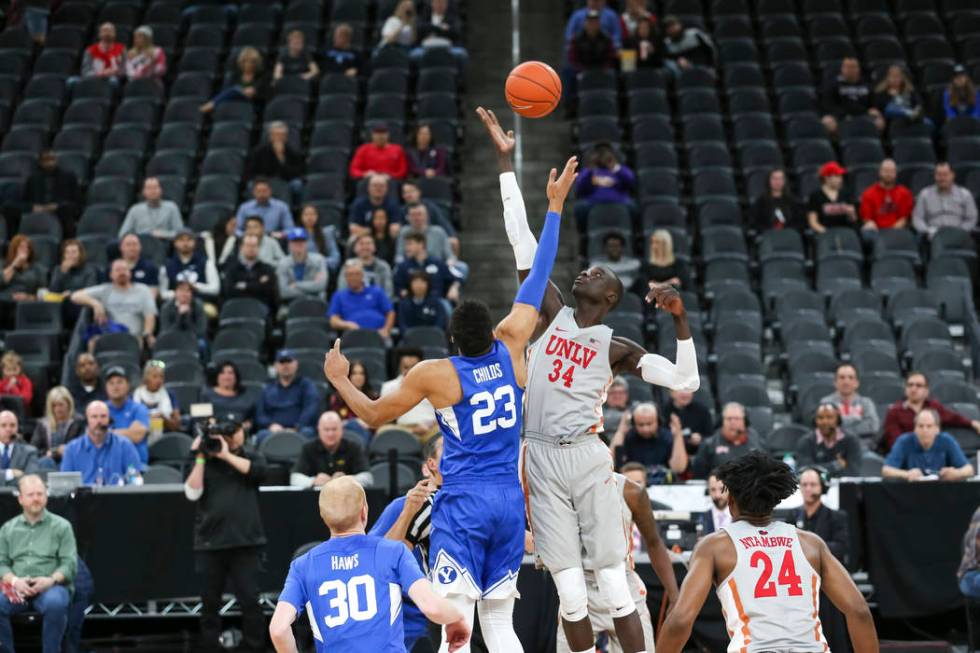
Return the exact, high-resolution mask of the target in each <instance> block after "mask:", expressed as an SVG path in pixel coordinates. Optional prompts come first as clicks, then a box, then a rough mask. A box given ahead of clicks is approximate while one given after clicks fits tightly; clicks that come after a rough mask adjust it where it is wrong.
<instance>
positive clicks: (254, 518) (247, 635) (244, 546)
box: [184, 416, 266, 653]
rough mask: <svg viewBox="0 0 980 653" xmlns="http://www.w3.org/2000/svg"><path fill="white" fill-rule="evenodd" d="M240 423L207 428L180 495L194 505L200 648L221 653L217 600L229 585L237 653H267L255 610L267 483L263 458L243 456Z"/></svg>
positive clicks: (260, 620)
mask: <svg viewBox="0 0 980 653" xmlns="http://www.w3.org/2000/svg"><path fill="white" fill-rule="evenodd" d="M244 443H245V432H244V430H243V428H242V425H241V422H239V421H238V420H237V419H234V418H231V417H230V416H229V417H228V418H225V419H222V420H219V421H217V422H211V423H209V424H208V425H206V426H205V427H204V428H203V429H201V430H200V431H199V434H198V436H197V437H196V438H194V442H193V443H192V444H191V453H192V455H193V456H194V468H193V471H191V473H190V475H189V476H188V477H187V481H186V482H185V483H184V495H185V496H186V497H187V498H188V499H189V500H190V501H196V502H197V514H196V516H195V519H194V551H195V554H196V557H197V565H198V570H199V571H200V572H201V573H203V575H204V587H203V589H202V592H201V598H202V603H203V609H202V611H201V648H202V650H204V651H219V650H220V646H219V638H220V636H221V616H220V615H219V614H218V611H219V610H220V608H221V595H222V593H223V592H224V588H225V583H226V581H230V582H231V585H232V587H233V589H234V592H235V598H237V599H238V603H239V605H240V606H241V610H242V631H243V637H242V644H241V647H240V648H239V649H238V650H240V651H250V652H254V653H259V652H260V651H264V650H265V648H264V646H265V619H264V618H263V616H262V609H261V608H260V607H259V587H258V577H259V555H260V550H261V547H262V546H263V545H265V542H266V539H265V532H264V531H263V529H262V518H261V515H260V514H259V484H260V483H261V482H262V480H263V479H264V478H265V474H266V462H265V457H264V456H262V454H259V453H255V452H252V451H246V450H245V449H244V448H243V445H244Z"/></svg>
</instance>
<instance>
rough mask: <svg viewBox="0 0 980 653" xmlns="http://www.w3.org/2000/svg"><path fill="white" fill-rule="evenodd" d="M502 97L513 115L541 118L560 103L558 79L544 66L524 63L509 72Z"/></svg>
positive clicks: (559, 82)
mask: <svg viewBox="0 0 980 653" xmlns="http://www.w3.org/2000/svg"><path fill="white" fill-rule="evenodd" d="M504 94H505V95H506V96H507V103H508V104H510V108H511V109H513V110H514V112H515V113H518V114H520V115H522V116H524V117H525V118H544V117H545V116H547V115H548V114H549V113H551V112H552V111H554V110H555V107H557V106H558V101H559V100H561V80H560V79H559V78H558V74H557V73H556V72H555V71H554V70H553V69H552V68H551V66H549V65H548V64H546V63H542V62H540V61H525V62H524V63H522V64H521V65H519V66H518V67H517V68H514V70H512V71H510V75H508V76H507V84H506V86H505V87H504Z"/></svg>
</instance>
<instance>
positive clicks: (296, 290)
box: [276, 227, 329, 303]
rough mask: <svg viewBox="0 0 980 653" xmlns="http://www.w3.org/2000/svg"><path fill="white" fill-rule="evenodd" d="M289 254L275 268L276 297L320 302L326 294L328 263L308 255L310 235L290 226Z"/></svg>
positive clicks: (287, 300)
mask: <svg viewBox="0 0 980 653" xmlns="http://www.w3.org/2000/svg"><path fill="white" fill-rule="evenodd" d="M286 239H287V240H288V241H289V254H288V255H287V256H286V257H285V258H284V259H282V260H281V261H279V265H278V266H276V276H277V277H278V279H279V297H281V298H282V300H283V302H284V303H285V302H291V301H292V300H294V299H297V298H299V297H312V298H319V299H323V297H324V294H325V293H326V291H327V277H328V276H329V275H328V273H327V262H326V261H325V260H324V259H323V257H322V256H320V255H319V254H317V253H315V252H311V251H310V248H309V244H308V243H309V239H310V236H309V234H308V233H306V229H303V227H293V228H292V229H290V230H289V231H288V232H287V233H286Z"/></svg>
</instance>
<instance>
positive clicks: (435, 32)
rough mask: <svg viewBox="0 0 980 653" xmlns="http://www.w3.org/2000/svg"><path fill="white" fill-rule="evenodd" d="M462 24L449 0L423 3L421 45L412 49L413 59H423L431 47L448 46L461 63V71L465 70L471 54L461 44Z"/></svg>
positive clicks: (419, 26) (420, 32)
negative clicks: (460, 24)
mask: <svg viewBox="0 0 980 653" xmlns="http://www.w3.org/2000/svg"><path fill="white" fill-rule="evenodd" d="M459 39H460V26H459V18H458V17H457V16H456V12H455V11H453V9H452V7H450V6H449V0H432V2H431V3H423V6H422V15H421V16H420V20H419V22H418V40H419V44H420V46H421V47H417V48H414V49H413V50H412V59H414V60H418V61H421V59H422V55H423V54H424V53H425V51H426V50H427V49H429V48H448V49H449V51H450V52H451V53H452V55H453V56H454V57H455V58H456V61H457V62H458V64H459V68H460V72H463V71H465V66H466V62H467V61H469V54H468V53H467V52H466V49H465V48H462V47H460V46H459Z"/></svg>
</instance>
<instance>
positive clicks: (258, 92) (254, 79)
mask: <svg viewBox="0 0 980 653" xmlns="http://www.w3.org/2000/svg"><path fill="white" fill-rule="evenodd" d="M236 64H237V65H236V66H235V68H234V69H233V70H232V71H231V77H230V83H229V84H228V85H227V86H225V87H224V88H222V89H221V90H220V91H218V94H217V95H215V96H214V97H213V98H211V99H210V100H208V101H207V102H205V103H204V104H202V105H201V112H202V113H211V112H212V111H214V109H215V108H216V107H218V106H220V105H221V104H222V103H224V102H229V101H240V102H241V101H243V102H256V101H260V100H264V99H265V98H266V95H267V94H268V92H269V75H268V73H266V71H265V68H264V66H263V63H262V55H261V54H260V53H259V51H258V50H256V49H255V48H253V47H252V46H250V45H246V46H245V47H244V48H242V49H241V50H240V51H239V52H238V59H237V60H236Z"/></svg>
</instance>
